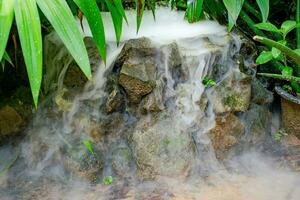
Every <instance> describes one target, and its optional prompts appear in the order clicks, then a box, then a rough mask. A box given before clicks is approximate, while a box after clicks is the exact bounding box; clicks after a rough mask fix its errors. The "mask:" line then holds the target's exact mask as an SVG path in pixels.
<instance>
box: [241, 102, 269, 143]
mask: <svg viewBox="0 0 300 200" xmlns="http://www.w3.org/2000/svg"><path fill="white" fill-rule="evenodd" d="M241 119H242V121H243V123H244V125H245V127H246V133H247V134H246V135H245V138H244V139H245V142H246V143H247V144H248V145H250V146H252V145H254V146H259V145H261V144H263V143H264V142H265V139H266V138H267V136H268V134H270V130H271V127H270V126H271V119H272V118H271V112H270V111H269V109H268V107H267V106H262V105H257V104H251V106H250V108H249V110H248V111H247V112H245V113H243V114H242V115H241Z"/></svg>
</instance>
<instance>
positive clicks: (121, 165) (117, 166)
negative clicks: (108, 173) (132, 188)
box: [112, 147, 133, 177]
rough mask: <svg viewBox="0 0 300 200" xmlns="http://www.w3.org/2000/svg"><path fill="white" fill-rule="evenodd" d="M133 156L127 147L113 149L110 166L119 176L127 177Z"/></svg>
mask: <svg viewBox="0 0 300 200" xmlns="http://www.w3.org/2000/svg"><path fill="white" fill-rule="evenodd" d="M132 162H133V158H132V155H131V150H130V149H129V148H128V147H122V148H118V149H116V150H114V152H113V154H112V167H113V169H114V170H115V172H116V173H117V174H118V175H119V176H121V177H128V176H129V175H130V174H131V171H132Z"/></svg>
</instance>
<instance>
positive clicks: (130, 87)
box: [119, 74, 153, 104]
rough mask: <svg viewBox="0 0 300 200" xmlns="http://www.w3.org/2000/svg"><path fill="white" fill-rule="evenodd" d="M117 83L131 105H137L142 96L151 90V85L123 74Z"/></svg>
mask: <svg viewBox="0 0 300 200" xmlns="http://www.w3.org/2000/svg"><path fill="white" fill-rule="evenodd" d="M119 83H120V85H121V86H122V87H124V89H125V90H126V93H127V95H128V99H129V102H131V103H133V104H135V103H139V102H140V101H141V99H142V97H143V96H145V95H146V94H149V93H150V92H152V90H153V87H152V85H151V84H149V83H147V82H144V81H141V80H139V79H136V78H133V77H130V76H128V75H124V74H121V75H120V78H119Z"/></svg>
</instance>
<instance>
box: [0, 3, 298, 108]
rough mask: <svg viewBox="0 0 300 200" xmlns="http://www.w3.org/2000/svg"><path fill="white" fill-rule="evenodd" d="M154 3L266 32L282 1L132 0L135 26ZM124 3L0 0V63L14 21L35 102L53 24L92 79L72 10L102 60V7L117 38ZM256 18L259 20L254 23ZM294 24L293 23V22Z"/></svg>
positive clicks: (5, 58) (230, 25)
mask: <svg viewBox="0 0 300 200" xmlns="http://www.w3.org/2000/svg"><path fill="white" fill-rule="evenodd" d="M157 4H160V5H170V8H171V9H178V10H185V11H186V19H187V21H188V22H190V23H194V22H197V21H200V20H202V19H214V20H218V21H219V22H220V23H227V24H228V29H229V31H231V30H232V28H233V27H234V26H237V27H238V28H240V27H241V29H243V30H245V32H246V33H247V34H249V33H250V34H253V33H255V34H258V35H260V36H265V33H263V31H262V30H264V28H262V26H264V25H266V24H268V25H270V23H268V22H267V20H268V18H269V15H270V8H272V9H273V8H274V9H273V10H272V13H275V14H276V12H277V11H276V10H277V9H278V7H279V6H278V5H280V4H281V2H280V1H279V0H274V1H271V2H270V1H269V0H255V1H254V0H223V1H215V0H205V1H204V0H136V1H134V2H132V4H130V3H129V6H131V5H134V6H135V8H136V20H137V27H136V31H137V32H138V31H139V29H140V28H142V27H141V26H142V17H143V12H144V10H145V9H150V10H152V13H153V17H154V18H155V9H156V5H157ZM126 6H128V1H126V2H124V1H122V0H0V27H1V29H0V60H1V65H2V68H3V69H4V63H5V62H8V63H10V64H11V65H12V64H13V63H12V60H11V59H10V58H9V56H8V54H7V53H5V49H6V47H7V46H12V44H13V46H15V48H17V43H18V40H17V39H16V38H15V37H13V36H15V35H17V34H16V32H14V27H16V28H17V30H18V36H19V39H20V44H21V48H22V51H23V56H24V60H25V64H26V69H27V74H28V78H29V83H30V87H31V91H32V96H33V100H34V104H35V106H37V104H38V99H39V94H40V88H41V82H42V76H43V70H42V69H43V67H42V65H43V51H42V46H43V45H42V37H43V35H44V33H45V32H47V30H48V29H47V28H48V27H51V28H52V27H53V28H54V29H55V30H56V32H57V33H58V35H59V36H60V38H61V40H62V41H63V42H64V44H65V46H66V48H67V49H68V50H69V52H70V54H71V55H72V56H73V57H74V59H75V61H76V62H77V64H78V66H79V67H80V69H81V70H82V72H83V73H84V74H85V75H86V77H87V78H88V79H90V78H91V68H90V63H89V59H88V55H87V51H86V49H85V46H84V43H83V39H82V37H81V35H80V30H79V28H78V27H77V25H76V20H75V18H74V17H73V15H77V16H78V17H79V19H81V20H82V15H84V16H85V17H86V19H87V21H88V23H89V25H90V27H91V32H92V35H93V38H94V41H95V43H96V45H97V48H98V51H99V54H100V56H101V57H102V59H103V60H104V61H105V59H106V45H105V33H104V28H105V27H104V25H103V21H102V17H101V11H106V12H110V14H111V17H112V22H113V25H114V29H115V37H116V40H117V43H119V41H120V38H121V36H122V26H123V23H124V22H125V23H128V21H127V18H126V14H125V7H126ZM285 6H286V4H285ZM299 9H300V8H299V4H298V7H297V10H298V12H297V13H298V14H297V16H296V19H295V20H296V21H299V20H300V16H299ZM279 11H282V9H279ZM287 13H288V12H287ZM239 20H240V21H239ZM260 22H262V24H260V25H255V24H256V23H260ZM276 23H277V22H276ZM293 24H295V23H294V22H293ZM285 25H290V24H287V23H286V24H283V26H285ZM273 28H274V27H273ZM276 30H278V29H276ZM279 31H281V29H279ZM285 31H291V30H285ZM297 31H298V36H297V41H298V45H299V46H300V36H299V34H300V31H299V28H298V29H297ZM278 33H279V32H278ZM281 33H282V36H283V37H285V36H286V35H287V32H284V33H283V32H281ZM252 36H253V35H252ZM10 38H12V39H10ZM264 41H265V40H264ZM278 42H279V41H278ZM279 43H280V42H279ZM281 45H282V43H281ZM279 51H280V49H278V48H274V50H273V54H276V56H278V55H281V54H280V53H279ZM268 54H269V53H268ZM273 54H272V55H273ZM269 57H270V54H269ZM279 57H280V56H279Z"/></svg>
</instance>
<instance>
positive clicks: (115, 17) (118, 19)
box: [105, 0, 123, 45]
mask: <svg viewBox="0 0 300 200" xmlns="http://www.w3.org/2000/svg"><path fill="white" fill-rule="evenodd" d="M105 3H106V5H107V8H108V10H109V12H110V15H111V18H112V21H113V24H114V28H115V34H116V40H117V44H118V45H119V42H120V39H121V35H122V26H123V16H122V15H121V14H120V12H119V11H118V9H117V8H116V7H115V5H114V4H112V2H111V0H105Z"/></svg>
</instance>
